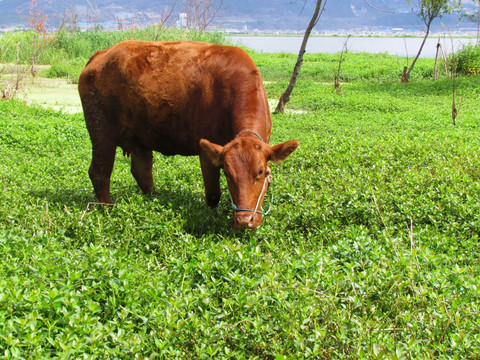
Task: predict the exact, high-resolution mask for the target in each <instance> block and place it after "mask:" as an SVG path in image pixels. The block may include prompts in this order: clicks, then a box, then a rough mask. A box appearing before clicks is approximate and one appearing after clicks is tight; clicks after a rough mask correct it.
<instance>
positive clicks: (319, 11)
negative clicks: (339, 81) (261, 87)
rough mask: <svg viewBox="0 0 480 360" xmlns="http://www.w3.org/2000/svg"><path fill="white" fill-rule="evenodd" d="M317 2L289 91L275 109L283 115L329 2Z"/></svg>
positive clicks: (304, 37) (284, 93) (288, 87)
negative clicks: (313, 33)
mask: <svg viewBox="0 0 480 360" xmlns="http://www.w3.org/2000/svg"><path fill="white" fill-rule="evenodd" d="M316 2H317V4H316V6H315V11H314V12H313V16H312V19H311V20H310V23H309V24H308V27H307V30H305V34H304V35H303V41H302V45H301V46H300V51H299V52H298V57H297V62H296V64H295V67H294V68H293V74H292V77H291V78H290V83H289V84H288V86H287V89H286V90H285V91H284V92H283V94H282V95H281V96H280V100H279V101H278V104H277V108H276V109H275V112H276V113H283V112H284V110H285V104H286V103H287V102H288V101H289V100H290V95H291V93H292V91H293V88H294V87H295V84H296V83H297V78H298V74H300V68H301V67H302V63H303V55H304V54H305V51H306V50H305V49H306V48H307V42H308V38H309V37H310V34H311V32H312V30H313V28H314V27H315V25H317V23H318V20H320V16H321V15H322V13H323V11H324V10H325V4H326V3H327V0H325V2H324V1H323V0H316Z"/></svg>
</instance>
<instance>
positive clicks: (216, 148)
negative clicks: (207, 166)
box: [200, 139, 223, 166]
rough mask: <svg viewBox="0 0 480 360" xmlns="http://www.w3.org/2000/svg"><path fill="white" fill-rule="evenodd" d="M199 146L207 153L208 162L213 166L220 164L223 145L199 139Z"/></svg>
mask: <svg viewBox="0 0 480 360" xmlns="http://www.w3.org/2000/svg"><path fill="white" fill-rule="evenodd" d="M200 148H201V149H202V152H203V153H204V154H205V155H207V157H208V159H209V160H210V162H211V163H212V164H213V165H215V166H222V153H223V146H220V145H217V144H214V143H211V142H210V141H208V140H205V139H201V140H200Z"/></svg>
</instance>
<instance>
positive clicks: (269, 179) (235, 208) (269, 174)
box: [230, 167, 273, 218]
mask: <svg viewBox="0 0 480 360" xmlns="http://www.w3.org/2000/svg"><path fill="white" fill-rule="evenodd" d="M271 182H272V171H271V170H270V167H267V173H266V174H265V181H264V182H263V187H262V191H261V192H260V195H258V199H257V203H256V205H255V209H242V208H239V207H238V206H237V205H235V203H234V202H233V198H232V194H230V201H231V202H232V208H233V212H234V213H235V214H236V213H237V212H239V211H249V212H252V213H253V214H252V216H251V217H250V218H253V217H254V216H255V214H261V215H268V214H269V213H270V210H272V203H273V192H272V193H271V197H270V206H269V207H268V210H267V211H261V210H258V205H259V204H260V200H261V198H262V196H265V194H264V193H265V192H266V191H267V189H268V184H270V183H271Z"/></svg>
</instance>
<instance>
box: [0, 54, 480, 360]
mask: <svg viewBox="0 0 480 360" xmlns="http://www.w3.org/2000/svg"><path fill="white" fill-rule="evenodd" d="M252 55H253V57H254V59H255V61H256V62H257V64H258V65H259V67H260V69H261V71H262V74H263V77H264V80H265V82H266V89H267V93H268V96H269V98H271V99H276V98H278V97H279V96H280V94H281V92H282V91H283V90H284V88H285V86H286V81H287V80H288V77H289V75H290V71H291V69H292V67H293V63H294V61H295V56H291V55H287V54H277V55H271V54H252ZM337 61H338V55H308V56H307V57H306V61H305V64H304V68H303V70H302V77H301V79H300V81H299V83H298V84H297V87H296V88H295V90H294V93H293V97H292V100H291V102H290V103H289V104H288V107H289V108H290V109H293V110H295V111H294V112H290V113H287V114H284V115H275V116H274V117H273V121H274V128H273V133H272V143H278V142H282V141H285V140H288V139H299V140H300V141H301V147H300V148H299V149H298V150H297V151H296V152H295V153H294V154H292V155H291V157H290V158H289V159H287V161H286V162H285V163H283V164H280V165H277V166H274V167H273V168H272V170H273V174H274V179H273V184H272V187H271V188H270V190H269V192H273V204H272V205H273V206H272V208H273V210H272V213H271V215H269V216H267V217H265V218H264V222H263V224H262V226H261V227H260V228H259V229H258V230H257V231H255V232H250V231H245V232H238V231H235V230H233V229H231V227H230V215H231V209H230V204H229V201H228V196H226V194H224V196H223V198H222V200H221V202H220V205H219V207H218V208H217V209H215V210H211V209H209V208H207V207H206V205H205V201H204V198H203V186H202V180H201V173H200V167H199V163H198V159H197V158H184V157H164V156H161V155H156V156H155V164H154V178H155V181H156V186H157V190H158V194H156V195H155V196H144V195H142V194H141V192H140V191H139V190H138V188H137V187H136V186H135V181H134V179H133V177H132V176H131V175H130V170H129V159H127V158H125V157H123V156H122V155H121V152H120V150H119V152H118V154H117V158H116V166H115V169H114V174H113V177H112V193H113V200H114V201H115V203H116V206H115V207H114V208H113V209H112V210H111V211H108V210H107V209H105V208H103V207H102V206H99V205H96V204H94V203H92V202H93V201H94V196H93V190H92V186H91V183H90V180H89V179H88V175H87V169H88V166H89V161H90V151H91V145H90V142H89V138H88V134H87V131H86V129H85V125H84V120H83V115H82V114H67V113H65V112H57V111H54V110H48V109H44V108H41V107H39V106H25V105H24V104H23V103H22V102H20V101H15V100H9V101H0V187H1V189H0V190H1V192H0V204H1V205H0V257H1V258H2V261H1V262H0V357H4V358H23V359H37V358H48V357H58V358H62V359H80V358H89V359H90V358H99V359H107V358H108V359H113V358H117V359H134V358H138V359H153V358H161V359H174V358H178V359H189V358H232V359H301V358H318V359H478V358H479V354H480V261H479V260H480V244H479V232H480V206H479V198H480V168H479V164H480V158H479V157H480V150H479V149H480V137H479V131H480V121H479V118H478V103H479V89H480V78H478V77H470V78H467V77H465V78H459V79H457V87H458V94H457V99H458V101H457V105H458V107H459V116H458V118H457V124H456V126H453V125H452V120H451V88H452V81H451V80H450V79H448V78H444V77H443V78H441V79H440V80H439V81H436V82H433V81H432V80H431V74H432V72H433V61H431V60H427V59H422V60H421V61H420V63H419V64H418V65H417V66H418V70H417V71H416V72H415V75H414V76H413V78H412V81H411V83H410V84H401V83H400V82H399V77H400V72H401V69H402V66H403V63H404V62H405V59H400V58H396V57H389V56H387V55H377V56H372V55H368V54H348V56H347V59H346V61H345V63H344V65H343V67H342V69H343V70H342V79H343V81H344V83H343V84H342V94H341V95H338V94H337V93H336V91H335V90H334V88H333V84H332V78H333V73H334V71H335V69H336V68H337V66H338V63H337ZM222 188H223V189H224V191H227V190H226V182H225V181H224V179H222Z"/></svg>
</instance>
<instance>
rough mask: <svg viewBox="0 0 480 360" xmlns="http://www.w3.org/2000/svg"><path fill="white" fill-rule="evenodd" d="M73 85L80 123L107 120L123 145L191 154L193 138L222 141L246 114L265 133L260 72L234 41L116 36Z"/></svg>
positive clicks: (195, 140) (194, 150) (266, 118)
mask: <svg viewBox="0 0 480 360" xmlns="http://www.w3.org/2000/svg"><path fill="white" fill-rule="evenodd" d="M79 92H80V96H81V98H82V103H83V107H84V113H85V118H86V121H87V126H102V123H103V122H108V123H109V124H113V125H112V126H111V128H114V130H113V133H114V134H112V136H115V137H116V139H117V140H118V145H119V146H121V147H123V148H124V150H125V151H127V152H131V151H134V150H135V148H136V147H143V148H149V149H153V150H157V151H160V152H162V153H164V154H183V155H194V154H198V151H199V146H198V142H199V139H200V138H206V139H210V140H211V141H214V142H216V143H219V144H225V143H226V142H228V141H229V140H231V138H232V137H233V136H234V133H235V131H236V129H238V128H241V127H242V126H243V125H244V124H243V122H245V121H247V122H249V121H256V122H258V121H260V122H264V123H265V124H263V125H262V124H261V126H265V127H266V128H268V134H269V133H270V127H271V120H270V114H269V112H268V104H267V101H266V97H265V91H264V89H263V85H262V81H261V78H260V75H259V72H258V70H257V68H256V66H255V64H254V63H253V61H252V60H251V59H250V57H249V56H248V55H247V54H246V53H245V52H243V51H242V50H240V49H238V48H235V47H228V46H219V45H213V44H207V43H198V42H185V41H178V42H145V41H126V42H122V43H119V44H117V45H115V46H113V47H112V48H110V49H107V50H103V51H100V52H97V53H96V54H95V55H94V56H93V57H92V58H91V59H90V61H89V63H88V64H87V66H86V68H85V69H84V71H83V72H82V74H81V76H80V80H79ZM89 123H90V125H89ZM257 125H258V124H257Z"/></svg>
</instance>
